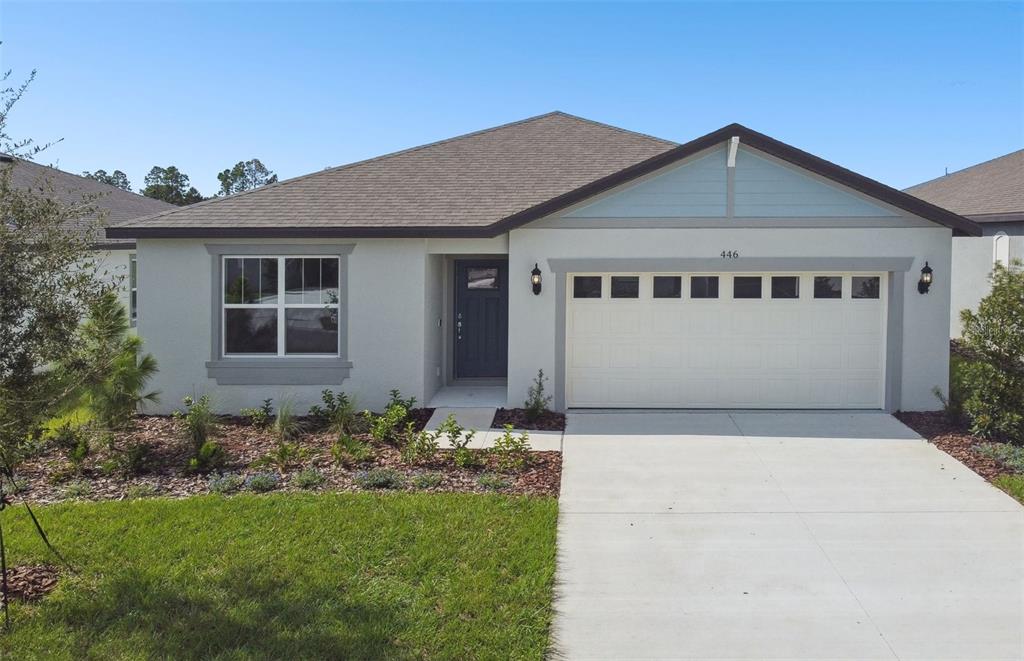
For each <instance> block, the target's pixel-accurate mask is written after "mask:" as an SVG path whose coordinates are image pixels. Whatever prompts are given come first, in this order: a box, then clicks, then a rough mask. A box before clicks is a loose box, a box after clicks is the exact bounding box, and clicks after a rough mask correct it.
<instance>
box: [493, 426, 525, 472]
mask: <svg viewBox="0 0 1024 661" xmlns="http://www.w3.org/2000/svg"><path fill="white" fill-rule="evenodd" d="M491 454H493V455H494V456H495V457H496V458H497V466H498V470H500V471H506V472H509V471H511V472H520V471H522V470H524V469H525V468H526V467H527V466H528V465H529V464H530V435H529V434H526V433H523V434H521V435H519V436H515V435H513V434H512V425H505V433H503V434H502V435H501V436H500V437H498V439H497V440H496V441H494V447H492V448H491Z"/></svg>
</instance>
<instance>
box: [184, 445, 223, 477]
mask: <svg viewBox="0 0 1024 661" xmlns="http://www.w3.org/2000/svg"><path fill="white" fill-rule="evenodd" d="M223 464H224V449H223V448H222V447H221V446H220V445H219V444H218V443H217V442H216V441H206V442H205V443H203V444H202V445H201V446H199V449H198V450H197V451H196V453H195V456H193V457H192V458H190V459H189V460H188V466H187V467H186V468H187V469H188V471H189V472H191V473H207V472H209V471H211V470H214V469H216V468H220V467H221V466H222V465H223Z"/></svg>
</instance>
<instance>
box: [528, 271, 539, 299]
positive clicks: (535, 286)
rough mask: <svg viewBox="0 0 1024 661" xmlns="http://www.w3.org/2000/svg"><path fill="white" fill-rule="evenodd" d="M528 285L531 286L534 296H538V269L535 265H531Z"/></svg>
mask: <svg viewBox="0 0 1024 661" xmlns="http://www.w3.org/2000/svg"><path fill="white" fill-rule="evenodd" d="M530 284H532V285H533V294H534V296H539V295H540V267H538V266H537V264H536V263H534V265H533V270H532V271H530Z"/></svg>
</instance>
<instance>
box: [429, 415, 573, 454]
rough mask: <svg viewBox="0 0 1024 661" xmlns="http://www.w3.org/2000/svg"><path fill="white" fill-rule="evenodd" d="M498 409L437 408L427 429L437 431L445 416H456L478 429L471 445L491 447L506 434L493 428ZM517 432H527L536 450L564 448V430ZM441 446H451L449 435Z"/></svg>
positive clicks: (469, 426)
mask: <svg viewBox="0 0 1024 661" xmlns="http://www.w3.org/2000/svg"><path fill="white" fill-rule="evenodd" d="M496 411H497V409H496V408H494V407H484V408H466V407H458V408H436V409H434V414H433V415H432V416H430V420H428V421H427V425H426V427H425V429H427V430H428V431H437V429H438V428H439V427H440V426H441V425H442V424H443V423H444V421H445V418H447V417H448V416H449V415H453V416H455V421H456V422H457V423H459V425H460V426H462V427H463V428H465V429H467V430H470V429H473V430H476V434H475V435H474V436H473V441H472V442H471V443H470V444H469V447H471V448H473V449H476V450H480V449H484V448H489V447H492V446H493V445H494V441H496V440H497V439H498V438H500V437H501V435H502V434H504V431H499V430H496V429H491V421H492V420H494V414H495V412H496ZM514 433H515V434H517V435H518V434H526V435H527V436H528V438H529V441H530V449H532V450H536V451H542V450H547V451H555V452H558V451H560V450H561V449H562V432H560V431H538V430H530V431H526V430H522V429H517V430H514ZM438 444H439V445H440V447H442V448H450V447H451V443H450V442H449V440H448V437H447V436H442V437H441V438H440V440H439V443H438Z"/></svg>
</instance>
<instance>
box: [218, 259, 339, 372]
mask: <svg viewBox="0 0 1024 661" xmlns="http://www.w3.org/2000/svg"><path fill="white" fill-rule="evenodd" d="M229 259H276V260H277V302H276V303H227V302H225V300H224V298H225V291H224V290H225V286H224V285H225V278H226V277H227V268H226V266H227V260H229ZM287 259H334V260H335V261H337V262H338V282H337V287H336V288H335V289H336V291H337V292H338V302H337V303H335V304H334V305H333V306H331V304H324V303H288V302H287V299H286V288H285V260H287ZM220 267H221V268H220V324H221V329H222V330H221V334H220V335H221V337H220V342H221V346H220V351H221V356H223V357H224V358H225V359H226V360H231V359H239V358H241V359H279V358H297V359H302V358H340V357H341V355H342V353H341V347H342V333H343V332H344V329H343V328H342V327H341V324H340V320H341V296H340V292H341V278H342V273H341V269H342V263H341V259H340V258H339V257H338V256H336V255H315V254H308V255H307V254H300V255H274V254H265V255H246V254H239V255H236V254H226V255H221V262H220ZM322 268H323V267H322V266H321V269H322ZM325 307H334V308H335V309H337V311H338V319H339V324H338V339H337V351H336V352H335V353H287V352H286V351H285V333H286V331H287V325H286V316H287V312H286V311H287V310H288V309H314V310H315V309H323V308H325ZM248 309H269V310H277V353H276V354H270V353H228V350H227V335H228V334H227V311H228V310H248Z"/></svg>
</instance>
